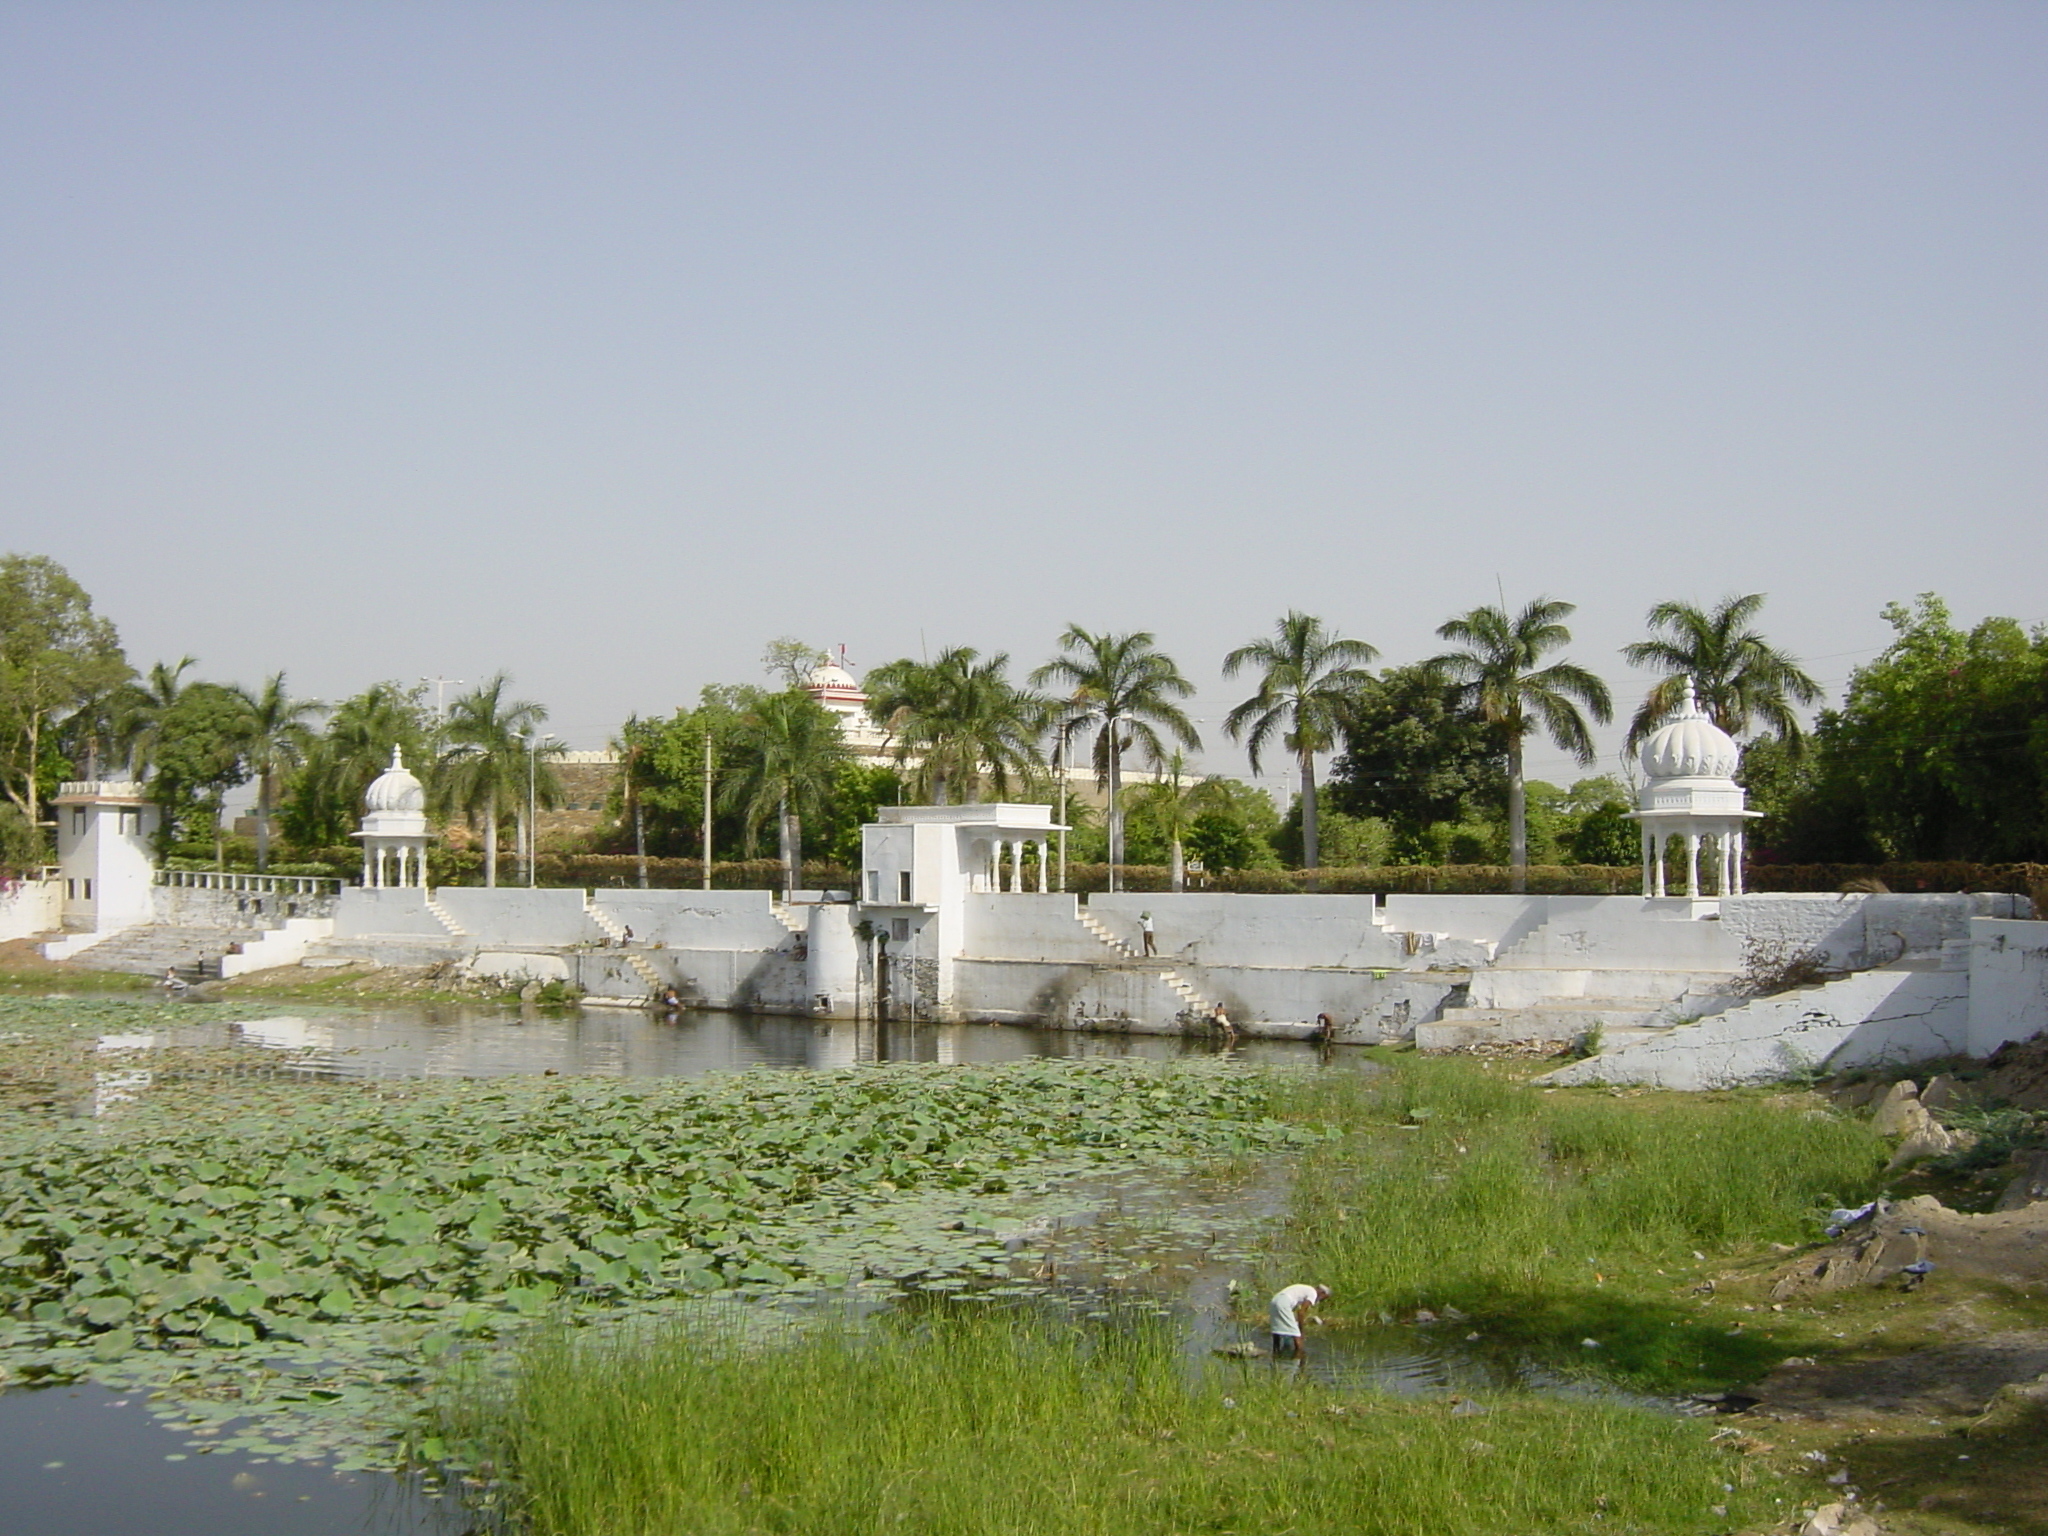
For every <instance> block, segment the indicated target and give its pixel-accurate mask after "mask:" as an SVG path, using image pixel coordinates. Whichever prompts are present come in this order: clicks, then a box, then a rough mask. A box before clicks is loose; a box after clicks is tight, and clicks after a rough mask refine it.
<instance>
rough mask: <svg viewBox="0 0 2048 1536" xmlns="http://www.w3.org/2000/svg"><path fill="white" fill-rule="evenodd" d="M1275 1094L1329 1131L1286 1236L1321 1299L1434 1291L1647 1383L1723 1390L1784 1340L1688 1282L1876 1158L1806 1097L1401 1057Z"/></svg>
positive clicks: (1500, 1334)
mask: <svg viewBox="0 0 2048 1536" xmlns="http://www.w3.org/2000/svg"><path fill="white" fill-rule="evenodd" d="M1295 1112H1296V1113H1297V1114H1300V1115H1301V1116H1303V1117H1304V1118H1306V1119H1312V1120H1316V1121H1320V1122H1324V1123H1327V1124H1330V1125H1333V1126H1335V1127H1337V1128H1339V1129H1340V1131H1341V1132H1342V1134H1341V1136H1340V1137H1339V1138H1338V1139H1336V1140H1333V1141H1330V1142H1327V1143H1324V1144H1323V1145H1321V1146H1320V1147H1318V1148H1316V1149H1315V1150H1313V1151H1312V1152H1311V1153H1309V1154H1308V1156H1307V1157H1306V1159H1305V1162H1304V1165H1303V1169H1302V1176H1301V1178H1300V1180H1299V1182H1298V1185H1297V1190H1296V1207H1295V1215H1294V1220H1293V1223H1292V1227H1291V1230H1290V1233H1289V1236H1288V1239H1287V1242H1286V1247H1287V1249H1288V1250H1289V1252H1290V1258H1291V1261H1292V1263H1293V1272H1297V1273H1299V1274H1303V1275H1313V1276H1314V1277H1315V1278H1316V1279H1317V1280H1319V1281H1320V1282H1321V1283H1323V1284H1327V1285H1330V1286H1332V1287H1333V1288H1334V1289H1335V1290H1336V1292H1337V1296H1338V1300H1337V1302H1336V1307H1337V1309H1338V1311H1339V1313H1340V1314H1341V1315H1344V1316H1348V1317H1351V1318H1354V1319H1359V1320H1365V1319H1370V1318H1373V1317H1376V1316H1379V1315H1385V1316H1387V1317H1390V1318H1391V1317H1397V1316H1406V1315H1412V1314H1413V1313H1414V1312H1416V1311H1418V1310H1420V1309H1424V1308H1427V1309H1432V1310H1435V1311H1438V1312H1441V1311H1443V1310H1444V1309H1445V1308H1446V1307H1452V1308H1456V1309H1458V1310H1459V1311H1461V1312H1463V1313H1467V1314H1470V1315H1471V1317H1472V1318H1474V1319H1475V1320H1476V1324H1477V1325H1481V1326H1484V1327H1485V1329H1486V1330H1487V1331H1488V1332H1489V1334H1491V1335H1492V1336H1494V1337H1496V1338H1508V1339H1513V1340H1515V1341H1517V1342H1519V1343H1521V1344H1522V1345H1523V1346H1524V1347H1526V1348H1528V1349H1530V1350H1533V1351H1535V1352H1537V1353H1538V1354H1540V1355H1544V1356H1547V1357H1549V1358H1551V1359H1552V1360H1553V1361H1557V1362H1563V1361H1574V1362H1577V1363H1579V1364H1582V1365H1583V1364H1585V1363H1586V1362H1587V1361H1588V1359H1589V1357H1591V1356H1593V1355H1595V1354H1596V1353H1597V1360H1598V1364H1599V1365H1600V1367H1601V1368H1602V1369H1603V1370H1604V1371H1605V1372H1607V1373H1610V1374H1612V1375H1615V1376H1617V1377H1619V1378H1620V1379H1623V1380H1626V1381H1628V1382H1630V1383H1631V1384H1634V1385H1637V1386H1642V1387H1648V1388H1654V1389H1658V1390H1689V1389H1697V1388H1703V1387H1712V1386H1725V1385H1726V1384H1728V1383H1729V1382H1730V1381H1739V1380H1743V1379H1746V1378H1747V1377H1749V1376H1752V1375H1755V1374H1757V1373H1758V1372H1759V1371H1761V1370H1762V1369H1765V1368H1767V1367H1768V1366H1769V1365H1770V1364H1772V1363H1774V1362H1775V1360H1776V1359H1777V1358H1779V1357H1781V1356H1782V1355H1783V1354H1787V1353H1791V1352H1792V1351H1791V1350H1790V1349H1776V1348H1774V1346H1773V1345H1772V1344H1771V1343H1770V1341H1769V1340H1768V1339H1767V1338H1765V1337H1763V1336H1761V1335H1760V1334H1756V1333H1752V1332H1751V1331H1750V1330H1748V1329H1743V1330H1739V1331H1731V1330H1730V1329H1729V1327H1728V1324H1727V1321H1726V1320H1725V1319H1718V1318H1716V1319H1710V1318H1707V1317H1703V1316H1702V1315H1701V1309H1700V1307H1699V1306H1698V1305H1697V1301H1696V1298H1695V1296H1694V1294H1693V1288H1694V1286H1695V1285H1696V1284H1704V1283H1705V1277H1706V1275H1707V1274H1708V1272H1709V1270H1710V1269H1711V1270H1719V1269H1722V1268H1725V1267H1726V1265H1727V1264H1728V1263H1730V1262H1731V1261H1735V1260H1739V1259H1740V1258H1742V1257H1743V1256H1745V1255H1755V1254H1759V1253H1765V1252H1769V1251H1770V1245H1772V1244H1773V1243H1778V1244H1796V1243H1802V1242H1807V1241H1810V1240H1811V1239H1812V1238H1813V1237H1814V1236H1815V1235H1816V1234H1817V1231H1818V1228H1819V1223H1818V1222H1817V1221H1816V1220H1815V1219H1814V1218H1815V1217H1816V1215H1818V1214H1819V1213H1821V1212H1825V1211H1826V1210H1827V1209H1828V1208H1829V1207H1830V1206H1834V1205H1840V1204H1859V1203H1861V1202H1862V1201H1863V1200H1867V1199H1868V1198H1870V1196H1871V1195H1872V1194H1873V1193H1875V1192H1876V1190H1877V1187H1878V1176H1879V1173H1880V1170H1881V1169H1882V1167H1883V1165H1884V1161H1885V1159H1886V1157H1887V1156H1888V1154H1889V1147H1888V1146H1887V1145H1886V1144H1885V1142H1884V1141H1883V1139H1882V1138H1880V1137H1878V1136H1876V1135H1875V1134H1873V1133H1872V1132H1871V1130H1870V1128H1869V1126H1868V1124H1867V1123H1865V1122H1863V1121H1861V1120H1856V1119H1851V1118H1848V1117H1843V1116H1838V1115H1834V1114H1830V1113H1827V1112H1825V1111H1823V1110H1820V1109H1818V1108H1815V1107H1814V1106H1813V1105H1811V1104H1810V1103H1805V1102H1801V1103H1797V1104H1793V1103H1787V1102H1781V1101H1778V1100H1774V1099H1772V1098H1770V1097H1767V1096H1763V1095H1758V1094H1726V1095H1723V1094H1690V1095H1688V1094H1657V1095H1632V1096H1629V1097H1614V1096H1611V1095H1608V1094H1604V1093H1584V1092H1569V1091H1565V1092H1549V1093H1546V1092H1543V1091H1541V1090H1538V1089H1533V1088H1531V1087H1529V1086H1527V1085H1526V1084H1524V1083H1522V1082H1520V1081H1518V1080H1515V1079H1514V1078H1513V1077H1512V1076H1511V1075H1510V1074H1509V1073H1508V1072H1506V1071H1504V1070H1499V1069H1496V1068H1493V1067H1491V1066H1487V1065H1484V1064H1480V1063H1474V1062H1471V1061H1466V1060H1456V1059H1432V1058H1427V1057H1417V1056H1398V1057H1393V1058H1391V1059H1390V1060H1389V1063H1388V1070H1387V1072H1386V1073H1385V1074H1383V1075H1381V1076H1378V1077H1359V1076H1355V1075H1353V1074H1343V1075H1338V1074H1326V1075H1324V1076H1323V1077H1321V1078H1319V1079H1317V1080H1316V1081H1315V1083H1314V1084H1313V1085H1312V1086H1311V1087H1310V1088H1308V1089H1307V1090H1305V1092H1304V1094H1303V1096H1302V1098H1301V1099H1299V1100H1298V1101H1297V1102H1296V1105H1295ZM1709 1288H1711V1287H1709ZM1588 1339H1591V1340H1592V1341H1593V1347H1592V1348H1589V1347H1588V1346H1587V1344H1586V1342H1585V1341H1586V1340H1588Z"/></svg>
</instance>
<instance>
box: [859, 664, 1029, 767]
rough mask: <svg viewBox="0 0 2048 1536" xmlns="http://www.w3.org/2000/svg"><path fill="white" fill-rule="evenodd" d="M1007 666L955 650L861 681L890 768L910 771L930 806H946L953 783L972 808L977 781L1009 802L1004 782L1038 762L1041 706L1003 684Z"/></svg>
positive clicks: (880, 670) (879, 671) (1006, 681)
mask: <svg viewBox="0 0 2048 1536" xmlns="http://www.w3.org/2000/svg"><path fill="white" fill-rule="evenodd" d="M1009 666H1010V658H1009V654H1008V653H1007V652H1003V651H998V652H997V653H996V654H995V655H993V656H991V657H989V658H988V659H987V660H986V661H983V660H982V659H981V657H980V654H979V653H978V652H976V651H975V650H974V649H973V648H972V647H970V646H964V645H962V646H954V647H953V648H952V649H950V650H946V651H941V652H940V653H939V658H938V660H937V661H933V662H918V661H910V660H908V659H905V660H902V661H892V662H888V663H886V664H884V665H882V666H879V667H876V668H874V669H873V670H871V671H870V672H869V673H868V676H867V686H868V713H869V714H870V715H871V716H873V718H874V720H875V722H876V723H877V724H878V725H880V726H881V727H882V728H883V729H884V730H886V731H888V732H889V734H890V735H891V736H892V737H893V738H894V739H895V743H896V761H897V762H898V763H899V764H911V763H915V765H916V769H915V772H916V778H917V781H918V783H919V784H920V786H921V788H922V789H923V791H924V792H925V793H927V794H929V795H930V797H931V801H932V803H933V804H934V805H944V804H946V803H947V796H948V794H949V792H950V789H951V786H952V785H953V784H955V783H959V784H961V785H963V786H964V793H965V798H966V801H967V803H968V804H969V805H972V804H974V803H975V801H976V800H978V799H979V798H980V795H981V781H982V779H983V777H984V776H986V778H987V779H988V781H989V784H990V786H991V787H992V788H993V789H994V790H995V792H996V793H997V794H998V795H1004V794H1008V793H1009V788H1010V779H1011V776H1012V775H1013V774H1017V773H1022V772H1024V771H1026V770H1028V769H1030V768H1031V767H1033V766H1035V765H1036V764H1037V763H1038V762H1039V761H1040V757H1039V751H1038V737H1039V733H1040V731H1041V730H1042V728H1043V725H1044V721H1045V705H1044V702H1043V701H1042V700H1040V699H1039V698H1037V697H1036V696H1035V695H1034V694H1032V693H1030V692H1028V691H1026V690H1024V689H1021V688H1019V687H1017V686H1016V684H1014V683H1012V682H1011V681H1010V679H1009V677H1008V675H1007V674H1008V671H1009Z"/></svg>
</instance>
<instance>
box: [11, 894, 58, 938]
mask: <svg viewBox="0 0 2048 1536" xmlns="http://www.w3.org/2000/svg"><path fill="white" fill-rule="evenodd" d="M63 923H64V882H63V881H62V880H20V881H16V882H15V884H14V887H13V889H11V890H8V891H5V892H0V943H5V942H6V941H7V940H9V939H25V938H27V937H28V936H29V935H30V934H32V933H49V932H51V931H53V930H55V929H57V928H60V927H62V926H63Z"/></svg>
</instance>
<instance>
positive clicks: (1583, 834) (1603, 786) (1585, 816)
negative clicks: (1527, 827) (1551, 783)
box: [1558, 774, 1642, 865]
mask: <svg viewBox="0 0 2048 1536" xmlns="http://www.w3.org/2000/svg"><path fill="white" fill-rule="evenodd" d="M1559 809H1560V810H1561V811H1562V812H1563V813H1564V825H1563V826H1562V827H1561V828H1560V829H1559V832H1558V845H1559V849H1560V851H1561V852H1562V853H1563V854H1564V856H1565V861H1566V862H1567V863H1570V864H1607V865H1613V864H1634V863H1636V862H1637V861H1638V860H1639V859H1640V858H1641V857H1642V828H1641V827H1640V826H1639V825H1638V824H1637V823H1636V822H1635V821H1634V820H1632V819H1631V817H1630V812H1632V811H1633V810H1634V809H1635V798H1634V796H1632V795H1631V794H1630V793H1629V792H1628V786H1627V785H1625V784H1623V783H1622V782H1621V780H1619V779H1617V778H1615V777H1614V776H1613V775H1612V774H1601V775H1600V776H1599V777H1597V778H1591V779H1580V780H1578V781H1577V782H1575V783H1574V784H1573V785H1572V787H1571V788H1570V789H1569V790H1567V791H1566V792H1565V794H1564V797H1563V800H1562V801H1561V802H1560V806H1559Z"/></svg>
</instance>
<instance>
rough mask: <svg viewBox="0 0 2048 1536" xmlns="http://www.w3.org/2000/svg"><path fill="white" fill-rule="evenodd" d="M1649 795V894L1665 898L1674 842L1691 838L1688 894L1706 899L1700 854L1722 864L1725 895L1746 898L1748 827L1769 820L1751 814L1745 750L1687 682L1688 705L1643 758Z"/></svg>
mask: <svg viewBox="0 0 2048 1536" xmlns="http://www.w3.org/2000/svg"><path fill="white" fill-rule="evenodd" d="M1638 760H1639V761H1640V762H1641V763H1642V767H1643V778H1644V783H1643V788H1642V793H1641V794H1640V795H1638V796H1637V799H1636V805H1637V809H1636V811H1635V813H1634V814H1635V819H1636V820H1637V821H1638V822H1640V823H1641V824H1642V828H1643V895H1644V896H1646V897H1661V896H1664V895H1666V894H1667V893H1666V890H1665V878H1664V855H1665V851H1666V849H1668V848H1669V847H1670V845H1671V843H1672V842H1673V840H1675V839H1678V838H1683V839H1684V840H1685V893H1684V894H1685V895H1686V896H1687V897H1689V898H1691V899H1692V900H1694V901H1698V900H1701V899H1703V897H1704V894H1705V893H1703V892H1702V891H1701V890H1700V850H1701V849H1702V848H1706V849H1707V850H1709V851H1710V852H1711V853H1712V854H1713V855H1714V857H1715V862H1716V864H1717V865H1718V866H1719V878H1718V880H1717V881H1716V883H1717V884H1718V885H1719V887H1720V889H1719V891H1718V892H1716V893H1715V894H1717V895H1719V896H1740V895H1741V894H1742V855H1743V838H1744V830H1743V829H1744V826H1745V824H1746V823H1748V822H1750V821H1752V820H1754V819H1755V818H1756V817H1757V816H1758V815H1760V814H1762V813H1761V812H1758V811H1752V810H1747V809H1745V808H1744V803H1743V802H1744V796H1743V792H1742V786H1741V785H1740V784H1737V783H1736V782H1735V770H1736V769H1737V768H1738V767H1740V766H1741V764H1742V748H1741V747H1739V746H1737V745H1736V743H1735V738H1734V737H1732V736H1730V735H1729V734H1728V733H1727V732H1726V731H1724V730H1722V729H1721V728H1720V727H1719V726H1718V725H1716V724H1714V722H1713V721H1712V720H1711V719H1709V718H1708V717H1707V713H1706V711H1705V710H1703V709H1701V708H1700V706H1699V700H1698V699H1696V698H1695V697H1694V696H1693V690H1692V679H1691V678H1687V679H1686V680H1685V700H1684V702H1683V703H1681V704H1680V705H1679V706H1678V708H1677V709H1676V710H1675V711H1673V713H1672V715H1671V717H1670V718H1669V719H1668V720H1666V721H1665V722H1664V724H1662V725H1660V726H1658V727H1657V729H1656V730H1655V731H1653V732H1651V733H1650V737H1649V739H1648V740H1647V741H1645V742H1644V743H1643V747H1642V752H1641V754H1640V757H1639V759H1638Z"/></svg>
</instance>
